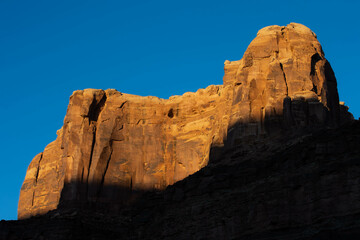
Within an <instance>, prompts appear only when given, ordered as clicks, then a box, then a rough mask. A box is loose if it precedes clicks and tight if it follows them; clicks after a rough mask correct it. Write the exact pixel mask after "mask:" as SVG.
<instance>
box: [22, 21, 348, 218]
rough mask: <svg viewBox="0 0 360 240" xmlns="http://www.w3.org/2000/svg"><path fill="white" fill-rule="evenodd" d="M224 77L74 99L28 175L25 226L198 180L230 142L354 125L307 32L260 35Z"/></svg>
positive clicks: (90, 92) (299, 28) (293, 29)
mask: <svg viewBox="0 0 360 240" xmlns="http://www.w3.org/2000/svg"><path fill="white" fill-rule="evenodd" d="M224 68H225V75H224V84H223V85H221V86H214V85H212V86H209V87H207V88H206V89H199V90H198V91H197V92H195V93H185V94H184V95H182V96H174V97H171V98H170V99H168V100H165V99H160V98H157V97H140V96H135V95H130V94H124V93H120V92H118V91H116V90H113V89H108V90H105V91H104V90H95V89H85V90H81V91H75V92H74V93H73V95H72V96H71V97H70V103H69V106H68V110H67V113H66V116H65V120H64V125H63V127H62V128H61V129H60V130H59V131H58V132H57V134H58V137H57V139H56V140H55V141H54V142H52V143H50V144H49V145H48V146H47V147H46V148H45V150H44V152H43V153H40V154H38V155H37V156H35V158H34V159H33V160H32V162H31V164H30V166H29V168H28V171H27V173H26V177H25V181H24V183H23V186H22V188H21V193H20V200H19V208H18V218H19V219H23V218H28V217H30V216H34V215H38V214H44V213H46V212H48V211H50V210H53V209H56V208H58V207H59V206H65V207H66V206H67V205H84V204H91V203H94V202H96V203H99V202H100V203H105V204H106V203H111V204H109V206H111V207H112V208H114V210H116V209H117V208H119V207H121V206H123V205H126V204H129V203H131V201H132V199H133V198H134V197H136V194H138V193H139V192H141V191H148V190H154V189H159V190H161V189H164V188H165V187H166V186H168V185H171V184H173V183H175V182H177V181H179V180H181V179H184V178H185V177H187V176H189V175H190V174H193V173H195V172H197V171H198V170H199V169H201V168H203V167H204V166H206V165H207V164H208V162H209V159H210V158H211V156H209V155H210V153H211V152H212V153H213V152H214V151H211V150H212V149H215V148H222V147H224V144H225V143H226V146H231V145H233V143H235V142H237V141H239V139H240V140H241V139H246V138H249V137H261V136H265V135H266V136H271V135H277V134H286V132H289V131H301V130H302V129H305V128H306V129H312V128H319V127H335V126H338V125H339V124H341V122H343V121H347V120H349V119H351V114H348V113H347V111H346V109H345V107H343V106H342V105H339V97H338V92H337V83H336V78H335V75H334V73H333V71H332V69H331V66H330V64H329V62H328V61H327V60H326V59H325V56H324V53H323V51H322V48H321V45H320V43H319V42H318V40H317V38H316V35H315V34H314V33H313V32H312V31H311V30H310V29H308V28H307V27H305V26H303V25H301V24H296V23H291V24H289V25H288V26H286V27H281V26H270V27H266V28H264V29H261V30H260V31H259V32H258V34H257V36H256V38H255V39H254V40H253V41H252V42H251V44H250V45H249V47H248V49H247V50H246V52H245V54H244V56H243V58H242V59H241V60H239V61H233V62H230V61H225V67H224ZM109 186H111V187H109Z"/></svg>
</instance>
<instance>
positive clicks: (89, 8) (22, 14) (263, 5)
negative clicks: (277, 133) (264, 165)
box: [0, 0, 360, 219]
mask: <svg viewBox="0 0 360 240" xmlns="http://www.w3.org/2000/svg"><path fill="white" fill-rule="evenodd" d="M359 9H360V4H359V3H358V1H341V3H338V2H337V1H331V0H330V1H329V0H328V1H314V2H311V1H232V0H227V1H209V0H207V1H195V0H192V1H187V0H182V1H55V0H54V1H40V0H39V1H20V0H19V1H10V0H0V81H1V87H2V93H1V95H0V100H1V101H0V104H1V112H2V114H1V118H0V123H1V137H0V148H1V160H0V161H1V162H0V163H1V167H0V190H1V195H0V219H16V215H17V202H18V197H19V192H20V187H21V184H22V182H23V180H24V177H25V173H26V169H27V166H28V164H29V163H30V161H31V159H32V158H33V157H34V156H35V155H36V154H37V153H39V152H41V151H43V149H44V148H45V146H46V145H47V144H48V143H50V142H51V141H53V140H55V138H56V130H57V129H59V128H61V126H62V123H63V119H64V116H65V113H66V108H67V104H68V100H69V96H70V95H71V93H72V92H73V91H74V90H77V89H84V88H101V89H107V88H115V89H117V90H119V91H121V92H125V93H132V94H137V95H143V96H146V95H155V96H158V97H163V98H168V97H169V96H171V95H175V94H176V95H179V94H183V93H184V92H187V91H196V90H197V89H198V88H205V87H206V86H208V85H210V84H221V83H222V76H223V63H224V61H225V60H226V59H228V60H239V59H241V58H242V55H243V53H244V51H245V50H246V48H247V46H248V44H249V43H250V42H251V40H252V39H253V38H254V37H255V36H256V33H257V31H258V30H259V29H260V28H262V27H265V26H268V25H275V24H276V25H287V24H288V23H290V22H298V23H302V24H304V25H306V26H308V27H309V28H311V29H312V30H313V31H314V32H315V33H316V34H317V35H318V39H319V41H320V43H321V44H322V46H323V49H324V51H325V54H326V57H327V59H328V60H329V61H330V63H331V65H332V67H333V69H334V71H335V74H336V77H337V81H338V89H339V94H340V100H341V101H345V103H346V104H347V105H348V106H350V111H351V112H352V113H353V114H354V116H355V117H356V118H358V117H359V116H360V104H359V103H360V94H359V87H360V79H359V77H358V75H359V74H358V71H359V60H358V56H360V46H359V43H360V27H359V26H360V20H359V12H358V11H359Z"/></svg>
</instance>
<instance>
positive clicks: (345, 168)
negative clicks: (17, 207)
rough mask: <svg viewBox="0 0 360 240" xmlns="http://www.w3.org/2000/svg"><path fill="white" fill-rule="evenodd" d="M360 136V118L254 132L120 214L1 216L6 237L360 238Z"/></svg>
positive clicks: (68, 212)
mask: <svg viewBox="0 0 360 240" xmlns="http://www.w3.org/2000/svg"><path fill="white" fill-rule="evenodd" d="M359 146H360V123H359V121H354V122H353V123H352V124H348V125H346V126H343V127H341V128H338V129H324V130H321V131H318V132H313V133H311V134H308V135H306V136H293V137H288V136H286V137H281V136H278V137H276V138H275V139H274V138H273V137H268V138H264V139H253V141H251V142H248V144H247V145H245V144H244V143H239V144H237V145H235V146H233V147H232V148H230V149H228V151H227V152H226V153H224V154H223V155H222V159H223V160H224V161H221V162H218V163H210V164H209V165H207V166H206V167H204V168H203V169H201V170H200V171H198V172H196V173H195V174H193V175H191V176H188V177H187V178H185V179H183V180H182V181H179V182H177V183H175V184H173V185H172V186H169V187H168V188H166V189H165V190H164V191H159V192H147V193H145V194H144V195H143V196H142V198H139V199H137V201H135V202H134V203H133V204H132V205H131V206H127V207H124V208H123V209H122V211H121V212H120V213H118V214H114V213H113V212H112V213H111V212H110V213H106V214H104V213H101V212H97V211H86V210H81V209H78V208H75V209H68V210H66V211H59V210H54V211H52V212H49V213H47V214H45V215H42V216H38V217H33V218H30V219H25V220H19V221H1V222H0V239H4V240H9V239H39V240H40V239H55V240H63V239H64V240H65V239H132V240H134V239H186V240H188V239H194V240H195V239H251V240H314V239H326V240H338V239H344V240H353V239H359V237H360V221H359V216H360V201H359V198H360V182H359V179H360V157H359V156H360V148H359ZM259 153H260V154H259Z"/></svg>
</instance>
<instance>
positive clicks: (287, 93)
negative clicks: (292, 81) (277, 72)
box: [280, 62, 289, 96]
mask: <svg viewBox="0 0 360 240" xmlns="http://www.w3.org/2000/svg"><path fill="white" fill-rule="evenodd" d="M280 68H281V71H282V73H283V77H284V82H285V86H286V92H285V94H286V96H289V87H288V84H287V81H286V74H285V71H284V67H283V65H282V63H281V62H280Z"/></svg>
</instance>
